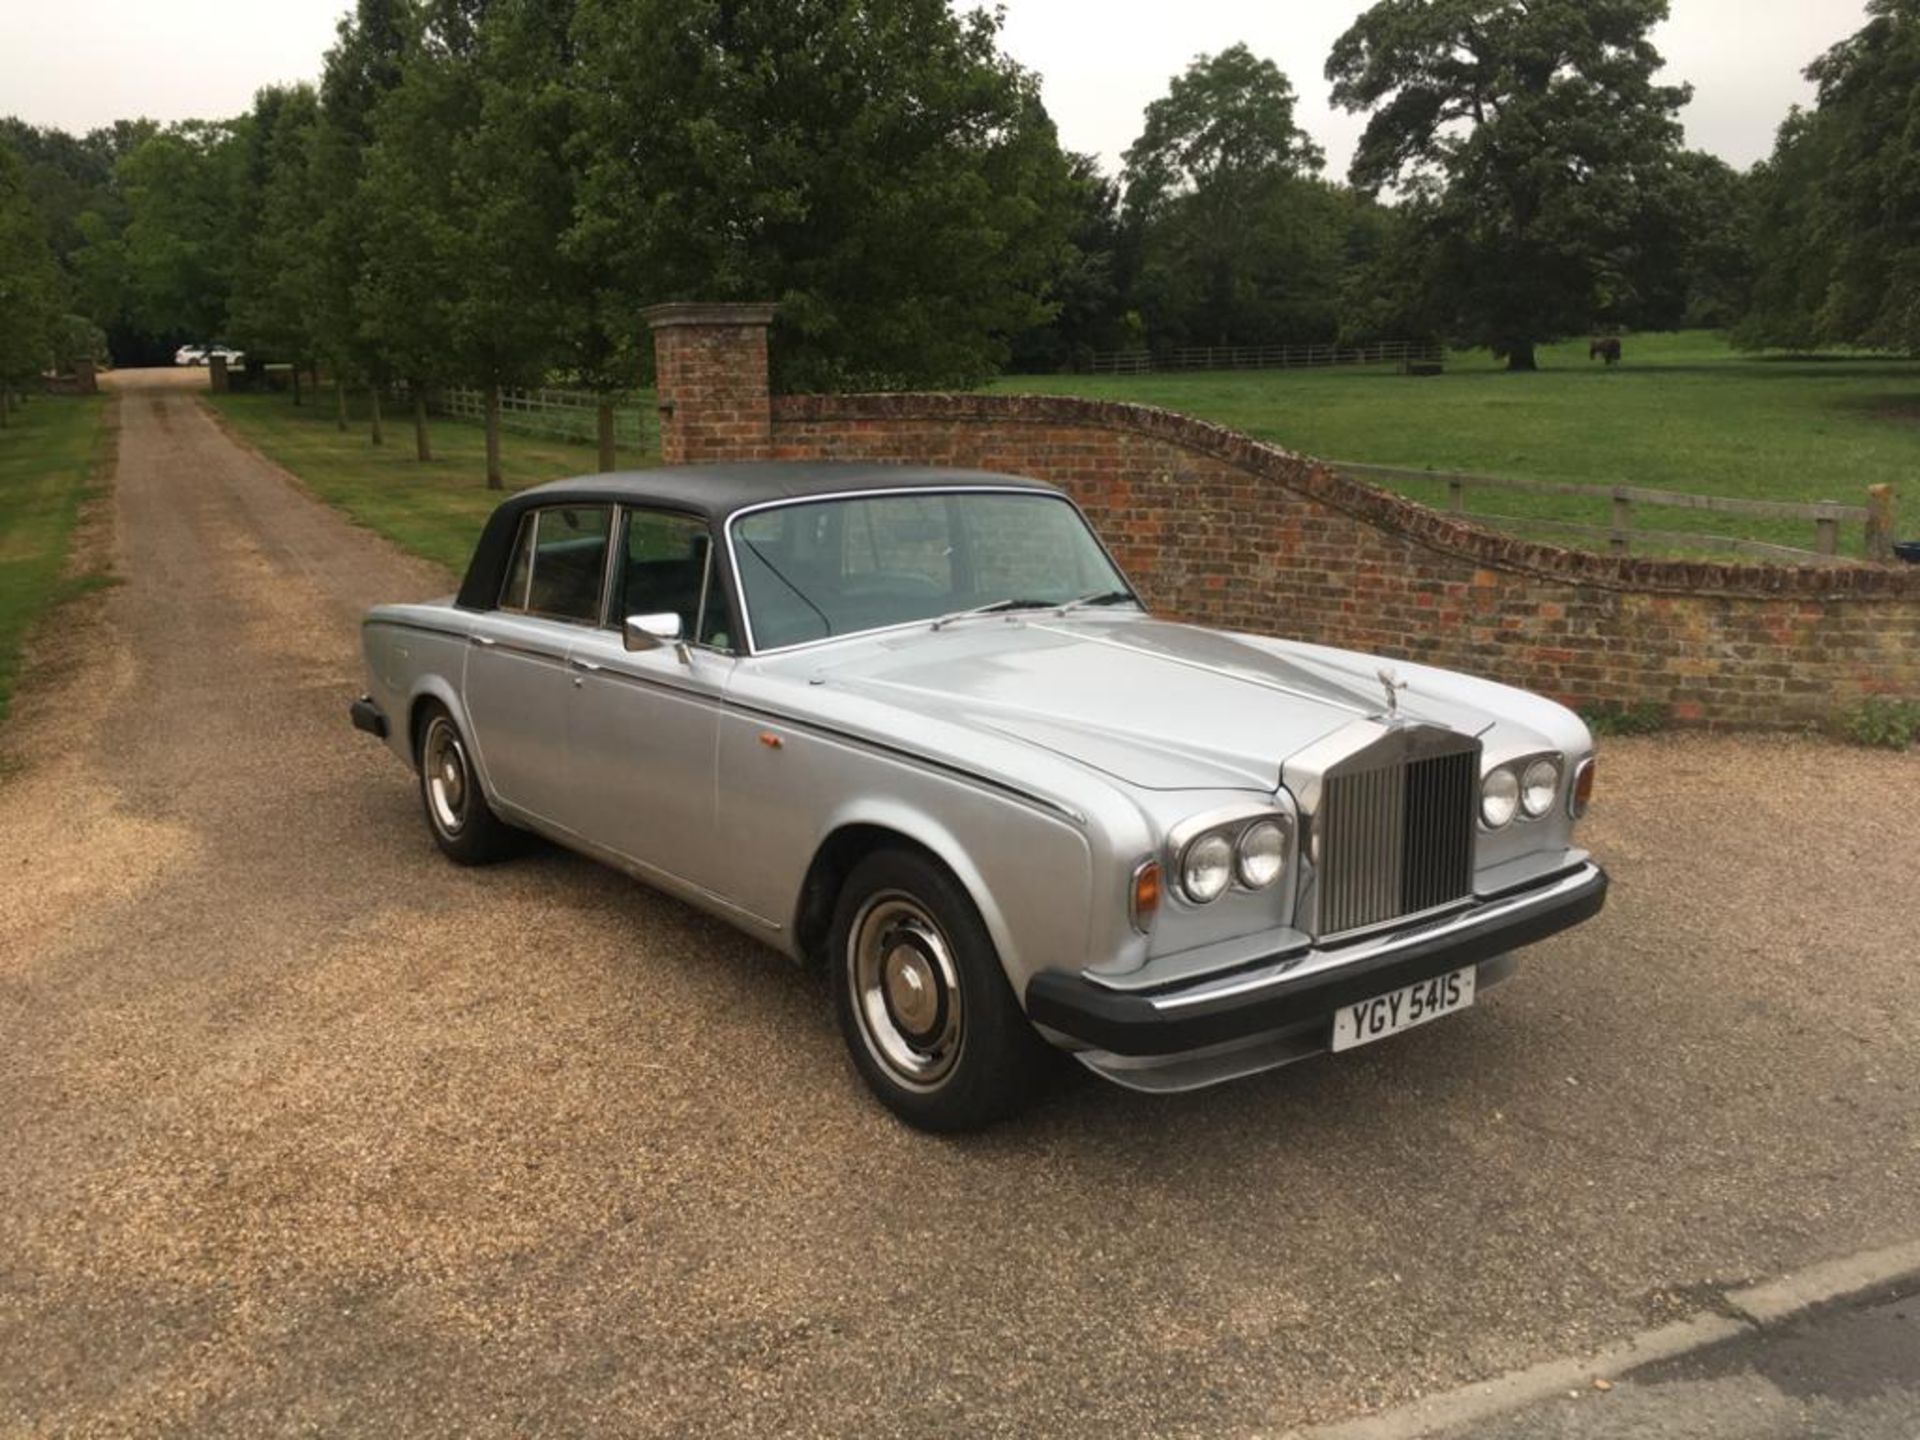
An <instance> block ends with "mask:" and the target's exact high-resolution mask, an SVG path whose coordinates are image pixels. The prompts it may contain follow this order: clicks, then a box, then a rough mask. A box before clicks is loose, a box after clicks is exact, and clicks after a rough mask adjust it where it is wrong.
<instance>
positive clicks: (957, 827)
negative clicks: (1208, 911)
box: [815, 787, 1093, 995]
mask: <svg viewBox="0 0 1920 1440" xmlns="http://www.w3.org/2000/svg"><path fill="white" fill-rule="evenodd" d="M956 788H957V787H956ZM968 796H969V799H968V800H967V801H966V802H964V803H959V804H955V803H953V802H954V800H955V798H956V797H954V796H951V795H949V796H946V797H943V799H944V801H945V803H943V804H942V805H941V807H940V810H939V812H938V813H935V811H933V810H932V809H931V808H929V807H926V806H921V805H916V804H912V803H909V802H907V801H905V800H902V799H900V798H898V797H894V796H875V795H868V796H860V797H855V798H851V799H849V800H847V801H846V802H845V803H843V804H841V805H839V806H837V807H836V808H835V809H834V810H833V811H832V812H831V813H830V814H829V815H828V816H827V818H826V821H825V823H824V824H823V825H822V826H821V828H820V832H819V834H818V835H817V836H816V837H815V847H816V848H815V853H816V854H818V853H819V849H820V847H824V846H825V845H827V844H828V843H829V842H830V841H831V839H832V837H833V836H835V835H836V834H838V833H840V832H841V831H844V830H846V829H847V828H848V827H850V826H872V827H874V828H877V829H882V830H889V831H892V832H893V833H895V834H897V835H900V836H902V837H904V838H905V839H907V840H910V841H912V842H913V843H914V844H916V845H918V846H920V847H921V848H923V849H925V850H926V851H927V852H928V853H930V854H931V855H933V856H934V857H935V858H936V859H938V860H939V861H940V863H941V864H943V865H945V866H946V867H947V869H948V870H950V871H952V872H953V875H954V877H955V878H956V879H957V880H959V882H960V883H961V885H963V886H964V887H965V888H966V891H967V894H968V895H969V896H970V897H972V899H973V903H974V906H975V908H976V909H978V910H979V912H980V918H981V920H982V921H983V922H984V923H985V925H986V927H987V934H988V935H989V936H990V937H991V938H992V940H993V944H994V949H995V950H997V951H998V952H999V955H1000V963H1001V966H1002V968H1003V969H1004V970H1005V971H1006V974H1007V979H1008V982H1009V983H1010V984H1012V986H1013V988H1014V993H1015V994H1016V995H1024V994H1025V993H1026V984H1027V981H1028V979H1029V978H1031V976H1032V975H1033V974H1035V973H1037V972H1038V971H1040V970H1042V969H1045V968H1047V967H1048V966H1050V965H1062V964H1065V965H1072V966H1078V965H1080V964H1082V963H1084V957H1085V956H1086V954H1087V951H1088V947H1089V940H1090V937H1089V915H1090V903H1091V900H1092V895H1091V891H1092V889H1093V886H1092V874H1093V866H1092V851H1091V848H1090V847H1089V845H1088V842H1087V837H1086V835H1085V833H1084V832H1082V831H1081V830H1080V829H1078V828H1077V827H1075V826H1073V825H1071V824H1069V823H1067V822H1066V821H1064V820H1061V819H1056V818H1054V817H1052V816H1049V815H1046V814H1043V813H1042V812H1040V811H1037V810H1034V809H1031V808H1029V807H1027V806H1024V805H1021V804H1019V803H1018V802H1016V801H1012V800H1003V799H1000V798H998V797H991V796H985V795H982V794H980V793H979V792H977V791H969V792H968Z"/></svg>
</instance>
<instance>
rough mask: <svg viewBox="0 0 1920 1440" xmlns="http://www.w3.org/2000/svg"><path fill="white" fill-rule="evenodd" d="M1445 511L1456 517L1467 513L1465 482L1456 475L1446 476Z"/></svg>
mask: <svg viewBox="0 0 1920 1440" xmlns="http://www.w3.org/2000/svg"><path fill="white" fill-rule="evenodd" d="M1447 509H1449V510H1451V511H1453V513H1454V514H1456V515H1464V514H1466V513H1467V482H1466V481H1465V480H1463V479H1461V478H1460V477H1459V476H1458V475H1449V476H1447Z"/></svg>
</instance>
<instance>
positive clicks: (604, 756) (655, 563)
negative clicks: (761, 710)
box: [570, 506, 738, 897]
mask: <svg viewBox="0 0 1920 1440" xmlns="http://www.w3.org/2000/svg"><path fill="white" fill-rule="evenodd" d="M623 514H624V523H623V525H622V526H621V531H620V540H619V542H618V544H617V546H616V548H615V560H614V565H613V575H612V590H613V596H612V601H611V603H610V604H609V605H608V607H607V623H606V625H605V626H604V627H602V628H601V629H599V630H597V631H595V632H594V633H592V634H590V635H583V636H581V637H580V638H579V640H578V641H577V643H576V644H575V645H574V647H573V649H572V652H571V662H570V663H571V665H572V669H573V682H574V688H573V692H572V697H571V702H572V706H573V709H572V720H571V728H570V733H571V736H572V745H573V768H574V777H575V778H574V783H575V786H576V792H575V795H574V797H573V802H572V803H573V808H574V813H575V814H577V815H578V817H579V827H578V828H579V831H580V833H581V834H582V835H584V836H586V837H587V838H588V839H590V840H592V841H594V842H595V843H597V844H600V845H603V846H605V847H607V848H608V849H611V850H614V851H617V852H618V853H619V854H621V855H623V856H625V857H626V858H627V859H629V860H634V861H638V862H639V863H640V864H641V865H643V866H645V867H646V868H647V869H650V870H654V871H658V872H660V873H662V874H664V875H667V876H670V877H672V878H674V879H676V880H680V881H683V882H686V883H689V884H692V885H695V886H698V887H699V888H700V889H702V890H706V891H709V892H711V893H713V894H715V895H719V896H723V897H724V896H727V895H729V894H731V893H733V892H734V891H735V890H736V889H737V888H738V887H737V884H736V883H733V882H731V881H730V879H729V872H728V867H727V865H726V863H725V857H723V856H722V855H721V854H720V853H719V847H718V845H717V843H716V839H715V830H714V746H715V740H716V737H717V735H718V730H719V714H720V698H721V695H722V693H723V692H724V690H725V688H726V684H727V679H728V677H729V676H730V675H731V674H732V672H733V666H734V659H733V655H732V651H731V646H730V643H729V642H730V626H729V621H728V618H727V609H726V604H725V601H724V597H723V596H722V594H721V592H720V587H719V584H718V582H717V580H716V579H715V576H714V571H713V566H712V545H711V542H710V539H709V533H708V529H707V524H706V522H705V521H704V520H702V519H699V518H697V517H695V516H691V515H682V514H678V513H675V512H671V511H666V510H654V509H646V508H640V507H631V506H630V507H623ZM669 613H670V614H673V615H676V616H678V617H679V619H680V630H681V634H682V635H683V636H684V637H685V644H684V645H680V646H675V645H672V644H668V645H663V646H661V647H659V648H658V649H653V650H638V651H629V650H628V649H627V648H626V647H625V645H624V643H623V642H622V639H621V632H620V624H621V620H622V619H623V617H625V616H627V615H661V614H669Z"/></svg>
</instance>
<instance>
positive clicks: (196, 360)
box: [173, 345, 207, 365]
mask: <svg viewBox="0 0 1920 1440" xmlns="http://www.w3.org/2000/svg"><path fill="white" fill-rule="evenodd" d="M173 363H174V364H176V365H204V364H206V363H207V347H206V346H204V345H182V346H181V347H180V348H179V349H178V350H176V351H174V352H173Z"/></svg>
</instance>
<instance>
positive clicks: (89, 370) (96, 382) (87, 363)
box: [73, 360, 100, 395]
mask: <svg viewBox="0 0 1920 1440" xmlns="http://www.w3.org/2000/svg"><path fill="white" fill-rule="evenodd" d="M73 393H74V394H76V395H98V394H99V393H100V376H99V372H98V371H97V370H96V369H95V368H94V363H93V361H91V360H76V361H74V362H73Z"/></svg>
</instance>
